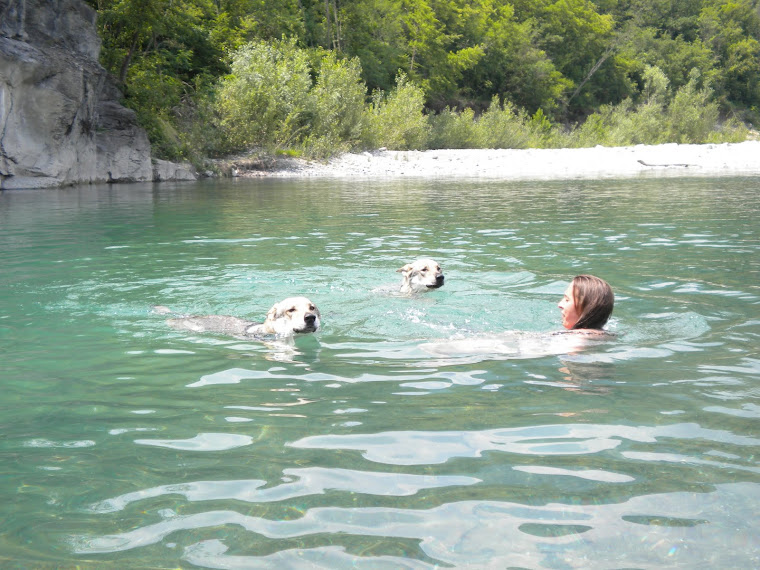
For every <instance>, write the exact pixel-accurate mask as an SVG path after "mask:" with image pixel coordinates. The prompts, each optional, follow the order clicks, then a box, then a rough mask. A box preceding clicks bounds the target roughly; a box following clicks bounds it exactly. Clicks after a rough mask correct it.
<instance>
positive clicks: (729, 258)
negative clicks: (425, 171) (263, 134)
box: [0, 178, 760, 569]
mask: <svg viewBox="0 0 760 570" xmlns="http://www.w3.org/2000/svg"><path fill="white" fill-rule="evenodd" d="M759 190H760V179H758V178H736V179H727V178H722V179H715V180H710V179H693V180H692V179H683V180H672V179H669V180H661V181H658V180H634V181H603V182H602V181H600V182H589V181H572V182H540V183H530V182H521V183H509V182H492V181H489V182H477V181H446V180H428V181H419V180H418V181H386V180H383V181H377V180H375V181H371V180H369V181H358V182H357V181H346V180H325V179H312V180H286V179H283V180H247V181H246V180H236V181H221V182H203V183H198V184H185V185H171V184H162V185H157V186H153V185H122V186H112V187H107V186H88V187H77V188H71V189H65V190H58V191H11V192H8V191H6V192H4V193H2V194H0V230H1V233H0V358H1V359H2V375H1V378H2V379H1V380H0V382H2V393H3V398H2V400H1V401H0V402H1V403H0V424H1V425H2V432H3V437H2V440H0V441H1V443H0V457H2V477H0V498H1V499H2V500H1V501H0V505H1V506H0V566H1V567H3V568H54V567H55V568H58V567H63V568H74V567H79V568H104V567H113V568H177V567H181V568H289V567H290V568H314V567H321V568H372V569H377V568H463V567H466V568H507V567H515V568H557V569H569V568H584V569H585V568H663V567H675V568H750V567H758V566H759V565H760V541H759V539H758V532H757V522H758V518H757V513H758V511H759V510H760V461H759V460H758V451H760V423H759V422H758V419H760V354H759V353H758V344H759V342H760V279H759V277H760V224H758V222H757V220H758V215H759V214H760V191H759ZM423 256H424V257H433V258H435V259H436V260H437V261H439V262H440V263H441V265H442V267H443V269H444V272H445V274H446V285H445V286H444V287H443V288H441V289H439V290H436V291H431V292H428V293H425V294H422V295H417V296H411V297H410V296H402V295H399V294H397V293H396V291H395V288H396V287H397V286H398V284H399V279H400V277H399V275H398V274H397V273H396V269H398V268H400V267H401V266H402V265H403V264H405V263H407V262H409V261H411V260H413V259H415V258H417V257H423ZM584 272H588V273H594V274H596V275H599V276H601V277H604V278H605V279H607V280H608V281H609V282H610V283H611V284H612V286H613V288H614V289H615V292H616V295H617V302H616V307H615V312H614V315H613V319H612V322H611V323H610V328H611V329H612V330H613V331H615V332H617V333H618V335H617V336H616V337H615V338H614V339H613V340H610V341H608V342H604V343H601V344H598V345H594V346H589V347H587V348H586V349H584V350H577V349H575V348H571V347H567V346H562V345H561V344H560V345H558V344H557V343H556V342H555V340H556V339H557V337H556V336H552V335H551V334H550V333H551V331H555V330H557V328H558V327H559V322H560V316H559V310H558V308H557V306H556V305H557V302H558V301H559V299H560V297H561V295H562V292H563V290H564V288H565V287H566V285H567V283H568V281H569V280H570V279H571V278H572V276H573V275H575V274H578V273H584ZM291 295H305V296H307V297H309V298H310V299H312V300H313V301H314V302H315V303H316V304H317V305H318V306H319V308H320V310H321V313H322V323H323V327H322V330H321V331H319V332H318V333H317V334H316V335H309V336H304V337H300V338H298V339H296V340H295V342H294V343H293V344H287V343H283V342H274V343H262V342H254V341H250V340H239V339H234V338H225V337H218V336H214V335H204V334H198V333H190V332H187V331H185V332H178V331H175V330H172V329H170V328H169V327H167V326H166V324H165V322H164V318H165V317H163V316H161V315H157V314H155V313H153V312H151V307H152V306H153V305H156V304H161V305H168V306H169V307H171V308H172V309H174V310H175V311H177V312H180V313H194V314H203V313H206V314H231V315H237V316H242V317H248V318H251V319H252V320H258V319H263V317H264V314H265V313H266V311H267V309H268V308H269V307H270V306H271V305H272V304H274V303H275V302H276V301H278V300H279V299H281V298H283V297H287V296H291Z"/></svg>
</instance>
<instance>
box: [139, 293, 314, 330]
mask: <svg viewBox="0 0 760 570" xmlns="http://www.w3.org/2000/svg"><path fill="white" fill-rule="evenodd" d="M154 310H157V312H160V313H166V312H169V311H168V309H166V308H165V307H160V308H158V307H157V308H156V309H154ZM166 322H167V323H168V324H169V326H171V327H172V328H174V329H177V330H189V331H193V332H210V333H217V334H223V335H228V336H236V337H263V336H267V335H276V336H292V335H294V334H306V333H313V332H317V331H318V330H319V326H320V324H321V321H320V314H319V309H318V308H317V306H316V305H315V304H314V303H312V302H311V301H310V300H309V299H307V298H306V297H288V298H287V299H283V300H282V301H280V302H279V303H276V304H275V305H274V306H273V307H272V308H271V309H269V311H268V312H267V316H266V319H265V320H264V322H263V323H256V322H254V321H249V320H246V319H241V318H238V317H231V316H227V315H203V316H189V317H176V318H172V319H168V320H167V321H166Z"/></svg>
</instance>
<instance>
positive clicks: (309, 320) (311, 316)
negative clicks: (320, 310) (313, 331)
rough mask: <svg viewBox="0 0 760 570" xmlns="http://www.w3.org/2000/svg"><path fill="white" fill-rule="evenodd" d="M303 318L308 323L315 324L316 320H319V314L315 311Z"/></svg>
mask: <svg viewBox="0 0 760 570" xmlns="http://www.w3.org/2000/svg"><path fill="white" fill-rule="evenodd" d="M303 320H304V321H305V322H306V324H307V325H313V324H314V322H315V321H316V320H317V315H315V314H313V313H308V314H306V315H305V316H304V318H303Z"/></svg>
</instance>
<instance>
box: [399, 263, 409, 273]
mask: <svg viewBox="0 0 760 570" xmlns="http://www.w3.org/2000/svg"><path fill="white" fill-rule="evenodd" d="M411 270H412V264H411V263H407V264H406V265H404V267H401V268H399V269H396V273H409V272H410V271H411Z"/></svg>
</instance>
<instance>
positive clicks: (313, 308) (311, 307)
mask: <svg viewBox="0 0 760 570" xmlns="http://www.w3.org/2000/svg"><path fill="white" fill-rule="evenodd" d="M316 309H317V308H316V307H315V306H314V305H309V310H310V311H315V310H316Z"/></svg>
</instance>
